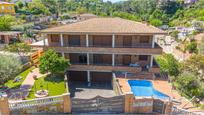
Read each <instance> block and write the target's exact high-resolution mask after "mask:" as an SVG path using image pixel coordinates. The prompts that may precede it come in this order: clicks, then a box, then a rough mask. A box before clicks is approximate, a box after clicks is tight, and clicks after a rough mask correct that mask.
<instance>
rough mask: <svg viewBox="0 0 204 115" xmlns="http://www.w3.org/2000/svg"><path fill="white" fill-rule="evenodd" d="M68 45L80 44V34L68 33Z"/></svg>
mask: <svg viewBox="0 0 204 115" xmlns="http://www.w3.org/2000/svg"><path fill="white" fill-rule="evenodd" d="M69 45H70V46H79V45H80V36H79V35H70V36H69Z"/></svg>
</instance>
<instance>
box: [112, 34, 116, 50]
mask: <svg viewBox="0 0 204 115" xmlns="http://www.w3.org/2000/svg"><path fill="white" fill-rule="evenodd" d="M114 47H115V34H113V35H112V48H114Z"/></svg>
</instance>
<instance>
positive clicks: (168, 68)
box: [156, 54, 180, 80]
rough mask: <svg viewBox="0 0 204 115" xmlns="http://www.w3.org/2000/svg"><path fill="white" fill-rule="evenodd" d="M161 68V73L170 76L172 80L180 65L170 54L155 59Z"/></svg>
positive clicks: (176, 74) (177, 73) (178, 71)
mask: <svg viewBox="0 0 204 115" xmlns="http://www.w3.org/2000/svg"><path fill="white" fill-rule="evenodd" d="M156 60H157V62H158V63H159V65H160V67H161V71H162V72H167V73H168V74H169V75H170V76H172V80H175V79H174V78H175V77H177V76H178V75H179V73H180V63H179V62H178V61H177V60H176V59H175V58H174V56H173V55H172V54H165V55H162V56H161V57H157V58H156Z"/></svg>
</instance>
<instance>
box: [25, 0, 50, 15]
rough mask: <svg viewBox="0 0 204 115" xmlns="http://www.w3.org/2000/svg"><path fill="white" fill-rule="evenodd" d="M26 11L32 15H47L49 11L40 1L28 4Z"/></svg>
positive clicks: (34, 0) (35, 0)
mask: <svg viewBox="0 0 204 115" xmlns="http://www.w3.org/2000/svg"><path fill="white" fill-rule="evenodd" d="M28 10H29V11H30V12H31V13H32V14H34V15H40V14H45V15H49V14H50V11H49V9H48V8H47V7H46V6H45V5H44V4H43V3H42V1H41V0H33V1H32V2H30V3H28Z"/></svg>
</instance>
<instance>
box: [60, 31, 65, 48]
mask: <svg viewBox="0 0 204 115" xmlns="http://www.w3.org/2000/svg"><path fill="white" fill-rule="evenodd" d="M60 45H61V46H62V47H63V46H64V42H63V34H60Z"/></svg>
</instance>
